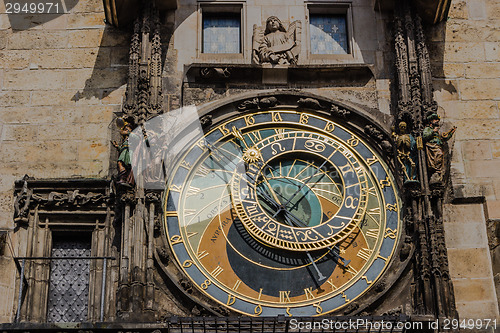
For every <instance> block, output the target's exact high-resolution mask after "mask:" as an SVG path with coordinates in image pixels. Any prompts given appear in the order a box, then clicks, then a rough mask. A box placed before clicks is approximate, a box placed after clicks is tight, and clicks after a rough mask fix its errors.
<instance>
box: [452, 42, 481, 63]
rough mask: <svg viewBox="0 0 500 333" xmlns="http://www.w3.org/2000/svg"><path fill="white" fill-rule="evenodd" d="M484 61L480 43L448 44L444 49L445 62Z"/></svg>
mask: <svg viewBox="0 0 500 333" xmlns="http://www.w3.org/2000/svg"><path fill="white" fill-rule="evenodd" d="M484 60H485V52H484V46H483V44H482V43H466V42H448V43H446V44H445V48H444V61H445V62H478V61H484Z"/></svg>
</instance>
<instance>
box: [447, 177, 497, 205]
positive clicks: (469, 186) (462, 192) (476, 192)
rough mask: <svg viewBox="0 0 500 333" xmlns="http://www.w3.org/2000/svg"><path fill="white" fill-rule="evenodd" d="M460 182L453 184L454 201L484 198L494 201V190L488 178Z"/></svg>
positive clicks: (464, 178)
mask: <svg viewBox="0 0 500 333" xmlns="http://www.w3.org/2000/svg"><path fill="white" fill-rule="evenodd" d="M460 181H461V182H458V181H457V182H455V181H454V182H453V197H454V198H456V199H470V198H479V197H484V198H486V199H487V200H494V199H495V198H496V196H495V190H494V188H493V182H492V179H490V178H486V179H485V178H481V179H479V180H477V179H473V180H471V179H470V178H469V179H466V177H463V179H461V180H460Z"/></svg>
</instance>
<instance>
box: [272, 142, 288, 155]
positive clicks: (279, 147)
mask: <svg viewBox="0 0 500 333" xmlns="http://www.w3.org/2000/svg"><path fill="white" fill-rule="evenodd" d="M274 145H278V149H279V151H280V152H281V151H285V148H283V147H281V143H279V142H275V143H273V144H272V145H271V149H272V150H273V152H272V154H273V155H276V154H277V153H278V151H277V150H276V149H274Z"/></svg>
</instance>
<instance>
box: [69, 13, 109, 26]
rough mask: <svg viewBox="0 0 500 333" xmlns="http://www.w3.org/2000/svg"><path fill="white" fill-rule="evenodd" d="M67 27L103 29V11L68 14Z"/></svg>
mask: <svg viewBox="0 0 500 333" xmlns="http://www.w3.org/2000/svg"><path fill="white" fill-rule="evenodd" d="M67 16H68V29H96V28H97V29H103V28H104V26H105V23H104V13H76V14H68V15H67Z"/></svg>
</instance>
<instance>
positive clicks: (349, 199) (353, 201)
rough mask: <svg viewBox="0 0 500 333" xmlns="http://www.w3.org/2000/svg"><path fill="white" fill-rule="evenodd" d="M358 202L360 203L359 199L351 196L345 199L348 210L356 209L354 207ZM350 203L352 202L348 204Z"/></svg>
mask: <svg viewBox="0 0 500 333" xmlns="http://www.w3.org/2000/svg"><path fill="white" fill-rule="evenodd" d="M356 200H358V201H359V199H358V198H353V197H352V196H351V195H350V196H348V197H347V198H345V206H346V207H347V208H351V209H356V206H354V205H355V204H356ZM348 201H350V203H348Z"/></svg>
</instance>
